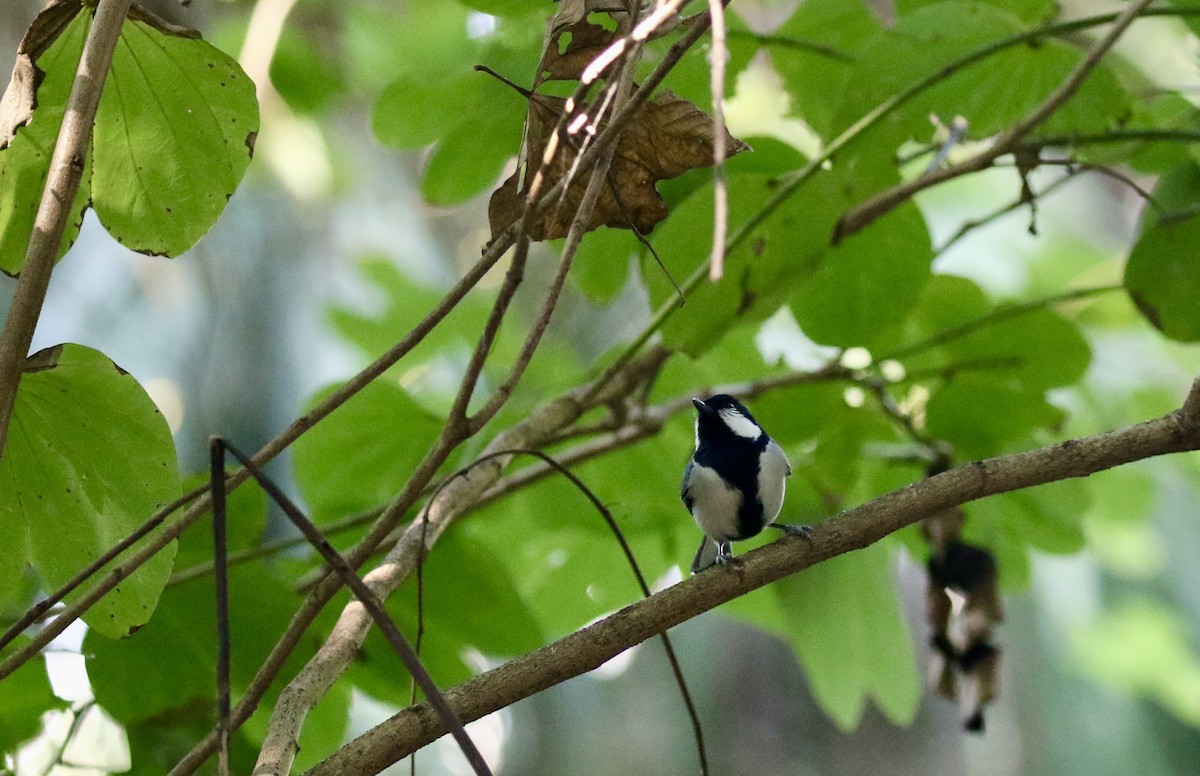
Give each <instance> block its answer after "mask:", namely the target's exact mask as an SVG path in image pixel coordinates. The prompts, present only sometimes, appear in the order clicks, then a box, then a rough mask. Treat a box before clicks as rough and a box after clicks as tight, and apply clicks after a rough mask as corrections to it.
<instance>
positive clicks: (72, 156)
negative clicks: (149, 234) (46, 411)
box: [0, 0, 132, 457]
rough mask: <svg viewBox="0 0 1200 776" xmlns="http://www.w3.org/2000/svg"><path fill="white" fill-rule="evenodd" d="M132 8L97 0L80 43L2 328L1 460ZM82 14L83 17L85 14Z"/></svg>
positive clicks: (122, 1)
mask: <svg viewBox="0 0 1200 776" xmlns="http://www.w3.org/2000/svg"><path fill="white" fill-rule="evenodd" d="M131 4H132V2H131V0H100V2H99V3H98V4H97V5H96V15H95V19H94V20H93V21H92V25H91V29H89V30H88V35H87V40H85V41H84V44H83V52H82V53H81V55H80V57H79V65H78V67H77V69H76V71H75V81H74V83H73V84H72V85H71V95H70V96H69V97H68V98H67V106H66V113H65V115H64V116H63V120H62V126H61V127H59V130H58V139H57V140H56V141H55V143H54V153H53V154H52V155H51V157H50V168H49V172H48V173H47V175H46V184H45V186H43V188H42V198H41V202H40V203H39V205H38V210H37V215H36V216H35V218H34V222H33V232H32V233H31V234H30V235H29V245H28V246H27V247H26V249H25V264H24V266H23V267H22V269H21V277H20V278H19V279H18V280H17V287H16V290H14V291H13V297H12V302H11V303H10V306H9V308H8V314H7V317H6V318H5V320H4V329H3V330H0V457H3V456H4V448H5V442H6V440H7V439H8V425H9V421H10V420H11V419H12V413H13V409H14V407H15V404H16V401H17V387H18V386H19V385H20V383H21V369H22V366H23V365H24V363H25V357H26V356H27V355H28V354H29V345H30V343H31V342H32V341H33V331H34V329H35V328H37V322H38V317H39V316H40V315H41V311H42V303H43V302H44V301H45V299H46V289H47V288H48V287H49V286H50V273H51V272H52V271H53V270H54V260H55V258H57V256H58V249H59V247H60V246H61V245H62V239H63V233H64V232H65V231H66V228H67V220H68V219H69V218H70V216H71V211H72V209H73V208H74V207H75V195H76V194H77V193H78V192H79V184H80V182H81V181H82V180H83V171H84V161H85V159H86V157H87V152H88V144H89V142H90V140H91V138H92V124H93V123H94V122H95V120H96V109H97V108H98V107H99V106H100V95H101V93H102V92H103V91H104V81H105V79H106V78H108V69H109V66H110V65H111V64H112V57H113V51H114V50H115V49H116V47H117V39H118V38H119V37H120V36H121V27H122V25H123V24H124V23H125V15H126V14H127V13H129V6H130V5H131ZM80 12H81V13H87V10H86V9H81V11H80Z"/></svg>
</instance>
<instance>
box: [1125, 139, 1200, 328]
mask: <svg viewBox="0 0 1200 776" xmlns="http://www.w3.org/2000/svg"><path fill="white" fill-rule="evenodd" d="M1154 196H1155V199H1156V201H1157V202H1158V203H1159V206H1160V207H1162V208H1163V209H1164V211H1165V212H1166V213H1167V214H1168V215H1163V216H1159V215H1156V214H1155V213H1154V212H1153V211H1152V209H1151V208H1147V209H1146V211H1145V215H1144V216H1143V222H1142V234H1141V236H1140V237H1139V238H1138V241H1137V244H1136V245H1134V246H1133V250H1132V251H1131V252H1130V254H1129V262H1128V263H1127V264H1126V265H1125V288H1126V290H1127V291H1128V292H1129V296H1130V297H1131V298H1132V299H1133V301H1134V303H1135V304H1136V305H1137V307H1138V309H1139V310H1140V311H1141V313H1142V315H1144V316H1145V317H1146V320H1148V321H1149V322H1150V324H1151V325H1152V326H1154V327H1155V328H1156V329H1158V330H1159V331H1161V332H1162V333H1163V334H1165V335H1167V336H1168V337H1170V338H1171V339H1175V340H1180V341H1183V342H1196V341H1198V340H1200V308H1198V306H1197V304H1196V300H1197V299H1198V298H1200V262H1197V261H1196V259H1195V256H1194V251H1195V246H1196V244H1197V240H1200V217H1198V216H1197V215H1196V213H1197V210H1198V209H1200V166H1197V165H1196V163H1195V162H1191V161H1188V162H1185V163H1183V164H1180V165H1177V166H1176V167H1175V168H1173V169H1172V170H1171V171H1170V172H1169V173H1168V174H1167V175H1166V176H1165V177H1164V178H1163V179H1162V181H1161V182H1160V183H1159V186H1158V189H1157V190H1156V191H1155V194H1154ZM1170 214H1178V215H1170Z"/></svg>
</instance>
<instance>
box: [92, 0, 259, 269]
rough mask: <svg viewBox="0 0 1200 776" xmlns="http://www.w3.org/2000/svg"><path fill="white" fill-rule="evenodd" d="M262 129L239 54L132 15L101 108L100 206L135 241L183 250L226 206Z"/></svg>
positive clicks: (95, 185)
mask: <svg viewBox="0 0 1200 776" xmlns="http://www.w3.org/2000/svg"><path fill="white" fill-rule="evenodd" d="M257 134H258V103H257V101H256V100H255V97H254V84H253V83H252V82H251V81H250V78H249V77H248V76H247V75H246V74H245V73H244V72H243V71H242V68H241V67H240V66H239V65H238V63H237V62H236V61H235V60H233V59H232V58H231V57H229V56H227V55H226V54H224V53H222V52H221V51H220V50H218V49H216V48H214V47H213V46H211V45H209V44H208V43H205V42H204V41H202V40H200V39H199V38H198V37H190V36H185V35H182V34H178V33H172V32H164V31H163V30H161V29H159V28H156V27H153V26H151V25H150V24H147V23H145V22H142V21H135V20H133V19H130V20H129V21H127V22H126V23H125V27H124V29H123V30H122V32H121V39H120V40H119V41H118V43H117V48H116V51H115V53H114V54H113V64H112V71H111V74H110V76H109V80H108V83H107V84H106V86H105V89H104V96H103V97H102V99H101V100H100V109H99V111H98V112H97V113H96V127H95V132H94V135H93V145H94V146H95V170H94V172H93V176H92V204H93V207H95V209H96V215H98V216H99V217H100V221H101V223H103V224H104V226H105V228H106V229H108V231H109V233H110V234H111V235H112V236H113V237H114V238H116V240H117V241H118V242H120V243H122V244H123V245H125V246H126V247H127V248H131V249H133V250H136V251H139V252H142V253H148V254H152V255H164V256H178V255H179V254H181V253H183V252H184V251H186V250H187V249H188V248H190V247H192V246H193V245H194V244H195V243H196V242H197V241H198V240H199V239H200V238H201V237H202V236H203V235H204V233H205V232H207V231H208V230H209V228H210V227H212V225H213V224H214V223H215V222H216V220H217V217H218V216H220V215H221V212H222V211H223V210H224V209H225V203H226V202H227V201H228V200H229V197H230V196H232V195H233V192H234V190H235V189H236V188H237V186H238V183H239V182H240V181H241V179H242V174H243V173H244V172H245V171H246V167H247V166H248V165H249V164H250V156H251V154H252V153H253V151H254V140H255V137H256V136H257Z"/></svg>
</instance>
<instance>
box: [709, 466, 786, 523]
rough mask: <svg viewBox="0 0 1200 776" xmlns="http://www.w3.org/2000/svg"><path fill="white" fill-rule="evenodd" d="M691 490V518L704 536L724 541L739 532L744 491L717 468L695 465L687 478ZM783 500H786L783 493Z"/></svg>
mask: <svg viewBox="0 0 1200 776" xmlns="http://www.w3.org/2000/svg"><path fill="white" fill-rule="evenodd" d="M785 463H786V462H785ZM688 491H689V492H690V493H691V497H692V505H693V506H692V517H694V518H695V519H696V524H697V525H699V526H700V530H701V531H703V532H704V533H705V535H707V536H709V537H712V538H713V539H716V540H718V541H723V542H724V541H730V540H732V539H733V538H734V537H736V536H737V535H738V511H739V510H740V509H741V508H742V494H741V493H739V492H738V491H737V489H736V488H731V487H729V486H728V485H727V484H726V483H725V480H723V479H721V475H719V474H717V473H716V472H715V471H714V470H712V469H710V468H708V467H707V466H704V465H702V464H694V465H693V466H692V473H691V476H690V477H689V479H688ZM780 503H781V504H782V503H783V502H782V496H781V497H780ZM777 511H778V509H777Z"/></svg>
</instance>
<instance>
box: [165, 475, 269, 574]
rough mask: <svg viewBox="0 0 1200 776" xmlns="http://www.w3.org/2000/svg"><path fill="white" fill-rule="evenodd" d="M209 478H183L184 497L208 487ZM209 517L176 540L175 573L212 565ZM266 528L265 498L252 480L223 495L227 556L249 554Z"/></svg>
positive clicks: (202, 518)
mask: <svg viewBox="0 0 1200 776" xmlns="http://www.w3.org/2000/svg"><path fill="white" fill-rule="evenodd" d="M208 478H209V475H208V473H207V472H205V473H203V474H194V475H191V476H189V477H186V478H184V481H183V491H184V492H185V493H186V492H188V491H190V490H192V489H193V488H195V487H197V486H199V485H208V483H209V479H208ZM212 519H213V518H212V514H211V512H210V513H209V514H206V515H204V517H201V518H200V519H199V520H197V521H196V523H195V524H193V525H192V527H191V528H189V529H188V530H187V531H186V532H185V533H184V534H183V536H181V537H179V552H178V553H176V555H175V570H176V571H177V572H179V571H183V570H185V569H187V568H189V567H191V566H197V565H200V564H207V563H211V562H212V560H213V543H212V540H213V536H212ZM266 525H267V494H266V493H264V492H263V489H262V488H261V487H260V486H259V484H258V483H257V482H255V481H254V480H253V479H251V480H249V481H248V482H244V483H242V484H241V485H240V486H238V488H237V489H235V490H233V491H231V492H230V493H228V494H226V498H225V530H226V539H227V543H228V547H229V552H230V553H231V554H232V553H235V552H240V551H242V550H248V549H250V548H251V547H255V546H257V545H258V543H259V542H260V541H262V538H263V530H264V529H265V528H266Z"/></svg>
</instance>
